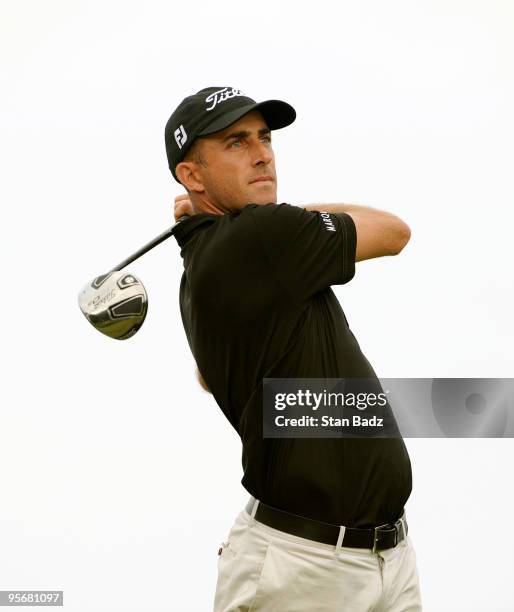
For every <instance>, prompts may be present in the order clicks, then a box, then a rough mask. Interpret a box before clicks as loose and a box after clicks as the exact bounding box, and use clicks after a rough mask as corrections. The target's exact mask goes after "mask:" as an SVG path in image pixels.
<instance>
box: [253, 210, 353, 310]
mask: <svg viewBox="0 0 514 612" xmlns="http://www.w3.org/2000/svg"><path fill="white" fill-rule="evenodd" d="M250 212H251V215H252V217H253V220H254V223H255V226H256V231H257V235H258V237H259V239H260V240H261V243H262V248H263V250H264V253H265V256H266V257H267V258H268V260H269V263H270V267H271V269H272V271H273V274H275V275H276V276H277V279H278V280H279V281H280V283H281V284H282V285H283V286H284V287H285V288H286V289H287V290H288V291H289V292H291V293H292V294H293V295H294V296H295V297H298V298H300V299H307V298H309V297H311V296H313V295H314V294H316V293H318V292H319V291H322V290H323V289H326V288H327V287H330V286H331V285H343V284H344V283H347V282H349V281H350V280H351V279H352V278H353V277H354V275H355V250H356V246H357V232H356V229H355V223H354V222H353V219H352V218H351V216H350V215H348V214H346V213H326V212H317V211H308V210H305V209H304V208H301V207H299V206H291V205H290V204H278V205H277V204H268V205H265V206H262V205H252V206H251V211H250Z"/></svg>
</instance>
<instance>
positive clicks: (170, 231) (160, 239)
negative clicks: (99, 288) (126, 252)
mask: <svg viewBox="0 0 514 612" xmlns="http://www.w3.org/2000/svg"><path fill="white" fill-rule="evenodd" d="M184 218H185V217H182V218H181V219H180V220H179V221H177V223H175V224H174V225H172V226H171V227H169V228H168V229H167V230H166V231H165V232H163V233H162V234H159V236H157V237H156V238H154V239H153V240H150V242H148V243H147V244H145V246H143V247H141V248H140V249H139V250H138V251H136V252H135V253H134V254H133V255H131V256H130V257H127V259H124V260H123V261H122V262H121V263H119V264H118V265H117V266H114V268H112V270H109V273H111V272H116V271H118V270H123V268H125V267H126V266H128V265H129V264H131V263H132V262H133V261H135V260H136V259H139V258H140V257H141V255H144V254H145V253H148V251H150V250H151V249H153V248H154V247H156V246H157V245H158V244H161V242H164V241H165V240H167V239H168V238H170V237H171V236H173V231H174V229H175V228H176V227H177V225H178V224H179V223H180V221H182V219H184Z"/></svg>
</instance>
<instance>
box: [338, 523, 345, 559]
mask: <svg viewBox="0 0 514 612" xmlns="http://www.w3.org/2000/svg"><path fill="white" fill-rule="evenodd" d="M345 531H346V527H345V526H344V525H339V535H338V536H337V543H336V550H335V552H336V554H337V552H338V550H339V549H340V548H341V546H342V545H343V540H344V534H345Z"/></svg>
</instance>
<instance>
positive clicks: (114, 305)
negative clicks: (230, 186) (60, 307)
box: [79, 215, 187, 340]
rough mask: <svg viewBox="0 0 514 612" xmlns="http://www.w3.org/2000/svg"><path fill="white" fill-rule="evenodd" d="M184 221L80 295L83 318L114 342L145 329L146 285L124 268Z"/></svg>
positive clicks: (88, 285) (89, 286)
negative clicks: (143, 327)
mask: <svg viewBox="0 0 514 612" xmlns="http://www.w3.org/2000/svg"><path fill="white" fill-rule="evenodd" d="M186 218H187V215H186V216H184V217H181V218H180V219H179V220H178V221H177V222H176V223H175V224H174V225H172V226H171V227H170V228H168V229H167V230H166V231H165V232H163V233H162V234H160V235H159V236H157V237H156V238H154V239H153V240H151V241H150V242H148V243H147V244H145V246H143V247H141V248H140V249H139V250H138V251H136V252H135V253H134V254H133V255H131V256H130V257H128V258H127V259H124V260H123V261H122V262H121V263H119V264H118V265H117V266H114V268H112V270H110V271H109V272H107V273H106V274H102V275H100V276H97V277H96V278H94V279H93V280H92V281H90V282H89V283H87V284H86V285H85V286H84V287H83V289H82V290H81V291H80V293H79V307H80V310H81V311H82V314H83V315H84V316H85V317H86V319H87V320H88V321H89V322H90V323H91V325H93V327H95V328H96V329H97V330H98V331H100V332H102V334H105V335H106V336H109V337H110V338H116V339H117V340H126V339H127V338H130V337H131V336H133V335H134V334H135V333H136V332H137V331H138V329H139V328H140V327H141V326H142V325H143V323H144V320H145V317H146V313H147V311H148V295H147V293H146V289H145V287H144V285H143V283H142V282H141V281H140V280H139V279H138V278H137V277H136V276H135V275H134V274H130V273H128V272H122V271H121V270H123V268H125V267H126V266H128V265H129V264H130V263H132V262H133V261H135V260H136V259H138V258H139V257H141V255H144V254H145V253H148V251H150V250H151V249H153V248H154V247H155V246H157V245H158V244H160V243H161V242H164V240H167V239H168V238H170V236H173V232H174V230H175V228H176V227H177V226H178V225H179V223H180V222H181V221H183V220H184V219H186Z"/></svg>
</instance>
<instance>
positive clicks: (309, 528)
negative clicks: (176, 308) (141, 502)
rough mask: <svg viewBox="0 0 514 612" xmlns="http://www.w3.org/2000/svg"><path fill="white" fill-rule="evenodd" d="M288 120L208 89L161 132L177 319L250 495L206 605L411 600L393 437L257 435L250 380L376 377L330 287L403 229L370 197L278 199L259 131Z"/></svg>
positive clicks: (352, 606)
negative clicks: (178, 270) (235, 437)
mask: <svg viewBox="0 0 514 612" xmlns="http://www.w3.org/2000/svg"><path fill="white" fill-rule="evenodd" d="M295 116H296V113H295V111H294V109H293V108H292V107H291V106H290V105H288V104H286V103H285V102H281V101H278V100H268V101H266V102H261V103H259V104H258V103H256V102H255V101H254V100H252V99H251V98H248V97H247V96H246V95H244V94H243V93H242V92H241V91H239V90H236V89H232V88H228V87H208V88H205V89H202V90H201V91H199V92H197V93H196V94H194V95H192V96H188V97H187V98H185V99H184V100H183V101H182V103H181V104H180V105H179V106H178V107H177V109H176V110H175V111H174V112H173V114H172V116H171V117H170V119H169V120H168V123H167V124H166V130H165V141H166V150H167V155H168V161H169V167H170V170H171V172H172V174H173V176H174V177H175V179H176V180H177V181H178V182H180V183H181V184H182V185H183V186H184V187H185V189H186V191H187V195H186V194H184V195H183V196H179V197H178V198H177V199H176V203H175V217H176V218H177V219H178V218H180V217H182V216H184V215H188V216H189V217H190V218H187V219H186V220H183V221H181V223H180V225H179V226H178V228H177V233H176V239H177V242H178V243H179V245H180V247H181V254H182V257H183V259H184V274H183V277H182V281H181V286H180V308H181V314H182V320H183V324H184V329H185V332H186V335H187V339H188V342H189V345H190V348H191V351H192V353H193V355H194V357H195V359H196V363H197V365H198V369H199V372H200V373H201V374H200V377H201V380H202V382H203V384H204V385H205V386H206V387H207V388H208V389H209V390H210V391H211V392H212V394H213V396H214V398H215V400H216V402H217V403H218V405H219V406H220V408H221V409H222V411H223V413H224V414H225V416H226V417H227V419H228V420H229V422H230V424H231V425H232V426H233V427H234V428H235V429H236V431H237V432H238V434H239V435H240V436H241V440H242V445H243V454H242V463H243V470H244V476H243V479H242V484H243V486H244V487H245V488H246V489H247V490H248V492H249V493H250V494H251V498H250V501H249V502H248V504H247V507H246V508H245V509H244V510H242V511H241V512H240V514H239V515H238V517H237V519H236V522H235V524H234V526H233V527H232V529H231V531H230V533H229V536H228V538H227V542H226V543H224V545H223V546H222V548H221V549H220V557H219V560H218V584H217V588H216V595H215V604H214V609H215V611H216V612H222V611H223V612H228V611H232V610H266V611H273V610H280V611H281V612H285V611H291V612H301V611H309V612H314V611H316V612H318V611H324V612H329V611H330V612H333V611H336V610H344V611H347V610H351V611H355V612H360V611H364V610H366V611H367V610H374V611H378V610H391V611H394V612H400V611H402V612H404V611H407V610H408V611H411V612H413V611H417V610H420V609H421V602H420V595H419V583H418V576H417V570H416V561H415V553H414V550H413V548H412V544H411V542H410V539H409V537H408V536H407V523H406V519H405V515H404V504H405V502H406V501H407V499H408V497H409V495H410V492H411V485H412V482H411V467H410V461H409V457H408V454H407V450H406V448H405V445H404V443H403V440H402V439H401V437H389V438H372V439H365V438H360V439H359V438H328V439H327V438H287V439H286V438H264V437H263V422H262V414H263V413H262V411H263V407H262V402H263V389H262V385H263V379H264V378H286V379H288V378H351V377H354V378H372V379H376V374H375V372H374V371H373V368H372V367H371V365H370V364H369V362H368V360H367V359H366V358H365V357H364V355H363V354H362V352H361V350H360V347H359V344H358V342H357V340H356V338H355V337H354V335H353V333H352V332H351V330H350V328H349V325H348V322H347V319H346V317H345V315H344V312H343V311H342V309H341V306H340V304H339V302H338V300H337V299H336V297H335V295H334V293H333V291H332V289H331V288H330V287H331V285H335V284H343V283H347V282H349V281H350V280H351V279H352V278H353V276H354V273H355V262H358V261H362V260H365V259H370V258H374V257H381V256H385V255H395V254H398V253H399V252H400V251H401V250H402V249H403V247H404V246H405V244H406V243H407V242H408V240H409V237H410V230H409V227H408V226H407V225H406V224H405V223H404V222H403V221H402V220H400V219H399V218H398V217H396V216H394V215H392V214H389V213H386V212H383V211H379V210H375V209H373V208H369V207H364V206H355V205H345V204H334V205H312V206H307V207H305V208H301V207H298V206H292V205H289V204H277V176H276V170H275V160H274V153H273V148H272V144H271V135H272V130H275V129H280V128H283V127H285V126H287V125H289V124H291V123H292V122H293V121H294V119H295ZM308 152H309V153H310V149H309V150H308ZM308 163H309V160H308V158H306V159H305V167H308ZM301 170H303V171H305V170H304V168H302V169H301ZM378 527H380V529H376V528H378Z"/></svg>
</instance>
